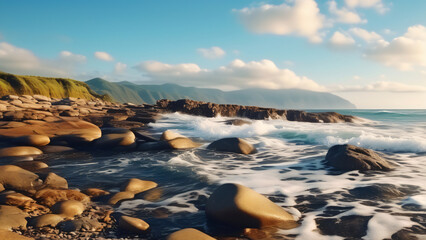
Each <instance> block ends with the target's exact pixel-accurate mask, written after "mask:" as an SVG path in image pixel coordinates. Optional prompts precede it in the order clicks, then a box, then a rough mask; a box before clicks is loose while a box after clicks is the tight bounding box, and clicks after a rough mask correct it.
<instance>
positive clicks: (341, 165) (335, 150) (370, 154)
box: [325, 144, 392, 171]
mask: <svg viewBox="0 0 426 240" xmlns="http://www.w3.org/2000/svg"><path fill="white" fill-rule="evenodd" d="M325 162H326V164H327V165H330V166H332V167H334V168H336V169H338V170H344V171H351V170H382V171H387V170H391V169H392V166H391V165H390V164H389V163H388V162H387V161H386V160H385V159H383V158H382V157H380V156H379V155H378V154H377V153H376V152H374V151H373V150H370V149H366V148H361V147H357V146H354V145H349V144H344V145H335V146H333V147H331V148H330V149H329V150H328V152H327V155H326V157H325Z"/></svg>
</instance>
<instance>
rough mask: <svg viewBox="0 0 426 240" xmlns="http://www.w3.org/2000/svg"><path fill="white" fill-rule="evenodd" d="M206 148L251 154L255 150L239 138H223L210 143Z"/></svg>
mask: <svg viewBox="0 0 426 240" xmlns="http://www.w3.org/2000/svg"><path fill="white" fill-rule="evenodd" d="M207 149H211V150H216V151H224V152H234V153H242V154H251V153H255V152H256V148H255V147H254V146H253V145H251V144H250V143H248V142H246V141H245V140H243V139H241V138H223V139H220V140H217V141H214V142H212V143H210V145H208V146H207Z"/></svg>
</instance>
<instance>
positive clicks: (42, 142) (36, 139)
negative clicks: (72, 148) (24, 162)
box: [13, 134, 50, 147]
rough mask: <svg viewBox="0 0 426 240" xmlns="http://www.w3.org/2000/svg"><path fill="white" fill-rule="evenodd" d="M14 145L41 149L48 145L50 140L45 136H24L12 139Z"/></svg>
mask: <svg viewBox="0 0 426 240" xmlns="http://www.w3.org/2000/svg"><path fill="white" fill-rule="evenodd" d="M13 143H14V144H16V145H23V146H33V147H42V146H46V145H47V144H49V143H50V138H49V137H48V136H45V135H36V134H33V135H25V136H21V137H17V138H14V139H13Z"/></svg>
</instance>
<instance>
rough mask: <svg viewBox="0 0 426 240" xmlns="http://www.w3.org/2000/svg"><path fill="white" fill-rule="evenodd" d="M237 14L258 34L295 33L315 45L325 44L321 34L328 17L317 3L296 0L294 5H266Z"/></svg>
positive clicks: (308, 0) (246, 9) (311, 0)
mask: <svg viewBox="0 0 426 240" xmlns="http://www.w3.org/2000/svg"><path fill="white" fill-rule="evenodd" d="M236 11H237V12H238V15H239V17H240V19H241V21H242V23H243V24H244V25H245V26H246V27H247V28H248V29H249V30H250V31H252V32H254V33H258V34H276V35H290V34H294V35H297V36H302V37H307V38H308V39H309V40H310V41H311V42H315V43H317V42H321V41H322V37H321V34H320V32H319V31H320V30H321V29H322V28H324V25H325V17H324V15H322V14H321V13H320V10H319V8H318V5H317V3H316V2H315V1H314V0H294V4H293V5H292V6H290V5H287V4H285V3H283V4H281V5H271V4H264V5H262V6H260V7H251V8H243V9H241V10H236Z"/></svg>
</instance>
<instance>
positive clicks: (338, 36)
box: [329, 31, 355, 47]
mask: <svg viewBox="0 0 426 240" xmlns="http://www.w3.org/2000/svg"><path fill="white" fill-rule="evenodd" d="M329 43H330V44H331V45H332V46H333V47H348V46H352V45H354V44H355V40H354V39H353V38H352V37H351V36H349V35H345V34H343V33H341V32H339V31H336V32H334V34H333V36H331V38H330V41H329Z"/></svg>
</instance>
